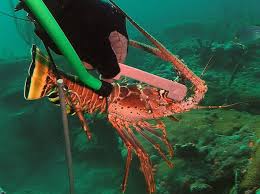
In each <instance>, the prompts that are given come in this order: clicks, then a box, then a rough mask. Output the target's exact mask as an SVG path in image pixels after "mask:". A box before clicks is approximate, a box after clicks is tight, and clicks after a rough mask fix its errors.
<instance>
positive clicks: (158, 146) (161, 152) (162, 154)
mask: <svg viewBox="0 0 260 194" xmlns="http://www.w3.org/2000/svg"><path fill="white" fill-rule="evenodd" d="M133 127H134V128H135V129H136V131H137V132H138V133H140V134H141V135H142V136H143V137H144V138H145V139H146V140H147V141H149V142H150V143H151V144H152V145H153V147H154V148H155V149H156V150H157V151H158V153H159V154H160V155H161V157H162V158H163V159H164V160H165V162H166V163H167V164H168V166H169V167H170V168H172V167H173V164H172V162H171V161H170V160H168V158H167V156H166V155H165V154H164V153H163V151H162V149H161V146H160V145H159V144H158V143H156V142H155V141H154V140H153V139H152V138H151V137H149V136H148V135H147V134H146V133H145V132H143V131H142V129H140V128H139V127H137V126H136V125H134V126H133Z"/></svg>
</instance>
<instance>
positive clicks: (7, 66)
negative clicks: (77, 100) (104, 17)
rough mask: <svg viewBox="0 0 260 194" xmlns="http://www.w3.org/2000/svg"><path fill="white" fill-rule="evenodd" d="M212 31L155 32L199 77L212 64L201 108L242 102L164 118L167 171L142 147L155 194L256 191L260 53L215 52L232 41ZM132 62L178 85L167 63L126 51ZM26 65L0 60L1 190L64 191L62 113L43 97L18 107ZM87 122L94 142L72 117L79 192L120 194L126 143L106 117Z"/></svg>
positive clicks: (139, 186)
mask: <svg viewBox="0 0 260 194" xmlns="http://www.w3.org/2000/svg"><path fill="white" fill-rule="evenodd" d="M212 26H218V25H217V24H214V25H213V24H212V25H210V24H207V25H206V24H198V23H187V24H183V25H180V26H173V27H170V28H168V29H165V31H162V32H160V33H158V34H155V36H156V37H158V39H160V40H161V41H162V42H163V43H164V44H165V45H166V46H167V47H168V48H169V49H170V50H172V51H173V53H174V54H177V55H178V56H179V57H180V58H182V59H183V60H184V61H185V63H186V64H187V66H188V67H190V68H191V69H192V70H193V71H194V72H195V73H196V74H197V75H199V74H201V72H202V71H203V68H204V67H205V65H206V64H207V63H208V62H209V68H208V70H207V71H206V73H205V75H204V76H203V78H204V79H205V81H206V83H207V85H208V88H209V90H208V92H207V95H206V96H205V99H204V101H203V102H202V103H201V105H204V106H207V105H223V104H225V105H227V104H233V103H237V102H240V104H236V105H234V106H231V107H227V108H221V109H201V110H193V111H190V112H187V113H184V114H178V115H176V118H178V119H179V121H178V122H175V121H172V120H170V119H165V122H166V124H167V131H168V135H169V140H170V142H171V144H172V146H173V147H174V150H175V155H174V158H173V163H174V168H173V169H170V168H168V167H167V165H166V163H165V162H164V161H163V160H162V159H161V158H160V157H159V156H158V154H157V153H156V151H155V150H153V149H151V148H150V147H149V145H148V144H147V143H145V142H143V143H144V144H145V145H146V147H147V150H148V151H149V154H150V156H151V159H152V162H153V164H154V173H155V177H156V185H157V186H156V187H157V193H158V194H197V193H198V194H199V193H200V194H239V193H241V194H242V193H243V194H254V193H256V190H257V189H259V187H260V173H259V172H260V115H259V114H260V84H259V82H260V59H259V56H260V55H259V51H258V50H259V49H258V50H257V47H253V48H252V47H248V50H247V52H245V53H243V54H241V53H236V52H228V51H225V50H221V49H220V50H217V51H216V47H217V48H219V47H221V46H223V45H224V46H225V45H227V44H229V41H231V40H232V31H231V32H229V33H228V32H226V31H224V30H223V32H221V31H218V34H216V32H215V31H216V27H215V29H214V28H213V27H212ZM230 34H231V35H230ZM136 39H138V40H144V39H143V38H141V37H136ZM234 58H235V59H236V60H231V59H234ZM128 64H129V65H135V66H136V67H138V68H141V69H145V70H149V71H150V72H152V73H154V74H157V75H160V76H163V77H167V78H171V79H174V78H175V77H174V76H175V75H174V73H172V69H171V67H170V65H169V64H167V63H165V62H163V61H161V60H160V59H157V58H154V57H151V56H150V55H149V54H145V53H143V52H142V51H136V50H133V49H130V50H129V57H128ZM238 64H239V65H238ZM28 67H29V61H28V60H27V58H25V59H22V60H21V59H12V60H9V61H6V60H2V61H1V66H0V69H1V85H2V86H1V87H0V103H1V111H0V114H1V120H0V126H1V136H0V142H1V147H0V154H1V160H0V186H1V187H2V188H3V189H4V190H5V191H6V192H7V194H67V193H68V177H67V169H66V161H65V156H64V137H63V133H62V124H61V117H60V109H59V108H57V107H55V106H54V105H52V104H51V103H49V102H48V101H47V100H46V99H44V100H40V101H34V102H27V101H25V100H24V98H23V86H24V80H25V78H26V76H27V68H28ZM87 117H88V119H89V120H90V121H91V123H90V127H91V130H92V133H93V135H94V137H93V139H92V140H91V141H88V140H87V138H86V136H85V134H84V132H83V130H82V129H81V126H80V123H79V122H78V120H77V118H75V117H70V119H69V121H70V131H71V140H72V150H73V162H74V171H75V187H76V193H77V194H86V193H91V194H117V193H121V192H120V184H121V180H122V176H123V173H124V164H125V150H124V148H123V147H122V143H121V141H119V139H118V136H117V134H116V133H115V130H114V129H113V127H112V126H111V125H110V124H109V123H108V122H107V121H106V117H105V115H104V116H102V115H101V116H99V115H98V116H95V117H93V115H87ZM144 193H146V186H145V182H144V178H143V175H142V173H141V172H140V170H139V163H138V160H137V159H136V158H134V159H133V165H132V167H131V172H130V178H129V182H128V187H127V191H126V194H144Z"/></svg>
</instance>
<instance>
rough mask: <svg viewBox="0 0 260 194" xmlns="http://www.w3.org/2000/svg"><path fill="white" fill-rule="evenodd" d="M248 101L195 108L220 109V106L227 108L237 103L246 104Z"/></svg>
mask: <svg viewBox="0 0 260 194" xmlns="http://www.w3.org/2000/svg"><path fill="white" fill-rule="evenodd" d="M246 103H248V102H236V103H233V104H227V105H221V106H197V107H196V108H197V109H220V108H229V107H233V106H236V105H239V104H246Z"/></svg>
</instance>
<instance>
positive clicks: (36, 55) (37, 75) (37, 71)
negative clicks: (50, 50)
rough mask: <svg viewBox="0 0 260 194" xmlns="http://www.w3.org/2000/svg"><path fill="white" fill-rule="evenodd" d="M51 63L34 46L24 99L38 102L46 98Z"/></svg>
mask: <svg viewBox="0 0 260 194" xmlns="http://www.w3.org/2000/svg"><path fill="white" fill-rule="evenodd" d="M49 73H50V61H49V60H48V58H46V56H43V54H42V53H41V52H40V50H39V49H38V48H37V47H36V46H35V45H33V47H32V62H31V65H30V67H29V70H28V74H29V75H28V77H27V79H26V81H25V86H24V98H25V99H26V100H36V99H40V98H42V97H44V96H46V93H47V91H48V82H49V78H50V76H49Z"/></svg>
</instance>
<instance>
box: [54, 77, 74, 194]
mask: <svg viewBox="0 0 260 194" xmlns="http://www.w3.org/2000/svg"><path fill="white" fill-rule="evenodd" d="M57 84H58V88H59V97H60V106H61V113H62V122H63V129H64V136H65V145H66V159H67V165H68V174H69V186H70V194H75V188H74V175H73V168H72V155H71V149H70V148H71V147H70V137H69V124H68V118H67V112H66V103H65V94H64V91H63V88H64V84H63V80H62V79H58V80H57Z"/></svg>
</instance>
